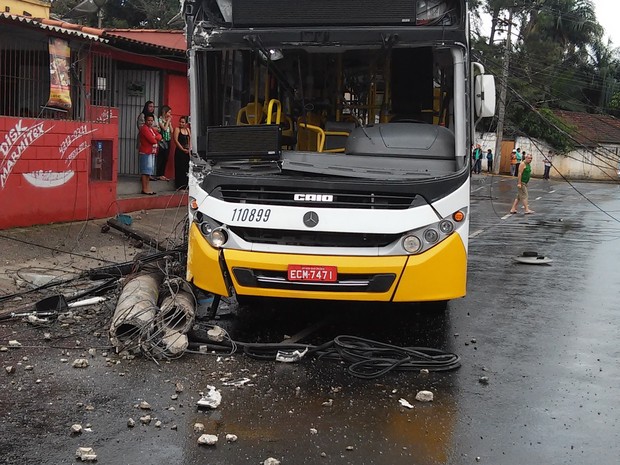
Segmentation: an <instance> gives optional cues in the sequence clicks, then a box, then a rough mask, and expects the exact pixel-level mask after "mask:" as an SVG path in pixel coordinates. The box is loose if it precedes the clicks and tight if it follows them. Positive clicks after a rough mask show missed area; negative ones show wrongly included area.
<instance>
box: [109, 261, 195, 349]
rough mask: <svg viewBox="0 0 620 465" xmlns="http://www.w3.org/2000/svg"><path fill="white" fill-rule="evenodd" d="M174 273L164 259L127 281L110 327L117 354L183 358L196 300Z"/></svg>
mask: <svg viewBox="0 0 620 465" xmlns="http://www.w3.org/2000/svg"><path fill="white" fill-rule="evenodd" d="M173 271H174V263H173V262H171V261H169V260H163V261H161V262H155V263H154V264H152V265H150V266H148V267H144V268H143V269H142V271H140V272H139V273H137V274H135V275H133V276H131V277H129V278H127V279H126V281H125V283H124V285H123V289H122V291H121V294H120V296H119V298H118V302H117V304H116V310H115V311H114V316H113V317H112V323H111V324H110V342H111V343H112V345H113V346H114V347H115V348H116V351H117V352H122V351H129V352H142V353H144V354H146V355H148V356H150V357H152V358H155V359H162V358H173V357H179V356H181V355H183V353H184V352H185V350H186V349H187V347H188V342H189V341H188V338H187V332H188V331H189V330H190V329H191V328H192V326H193V324H194V321H195V318H196V299H195V297H194V295H193V293H192V292H191V288H190V286H189V285H188V284H187V282H186V281H184V280H183V279H181V278H179V277H178V276H176V275H175V274H174V272H173Z"/></svg>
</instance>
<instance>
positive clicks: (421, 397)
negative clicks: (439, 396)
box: [415, 391, 433, 402]
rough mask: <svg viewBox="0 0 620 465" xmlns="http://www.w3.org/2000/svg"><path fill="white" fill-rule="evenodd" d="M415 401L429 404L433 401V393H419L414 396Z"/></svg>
mask: <svg viewBox="0 0 620 465" xmlns="http://www.w3.org/2000/svg"><path fill="white" fill-rule="evenodd" d="M415 400H417V401H420V402H431V401H432V400H433V393H432V392H431V391H420V392H418V393H417V394H416V395H415Z"/></svg>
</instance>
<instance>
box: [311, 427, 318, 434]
mask: <svg viewBox="0 0 620 465" xmlns="http://www.w3.org/2000/svg"><path fill="white" fill-rule="evenodd" d="M310 434H319V430H318V429H316V428H310Z"/></svg>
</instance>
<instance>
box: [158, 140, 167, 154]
mask: <svg viewBox="0 0 620 465" xmlns="http://www.w3.org/2000/svg"><path fill="white" fill-rule="evenodd" d="M157 145H158V146H159V150H164V151H165V150H168V141H167V140H163V139H162V140H160V141H159V142H157Z"/></svg>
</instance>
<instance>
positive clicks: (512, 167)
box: [510, 150, 517, 176]
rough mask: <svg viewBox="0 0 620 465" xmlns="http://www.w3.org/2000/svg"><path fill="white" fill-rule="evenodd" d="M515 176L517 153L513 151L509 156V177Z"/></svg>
mask: <svg viewBox="0 0 620 465" xmlns="http://www.w3.org/2000/svg"><path fill="white" fill-rule="evenodd" d="M516 175H517V151H516V150H513V151H512V152H511V154H510V176H516Z"/></svg>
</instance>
